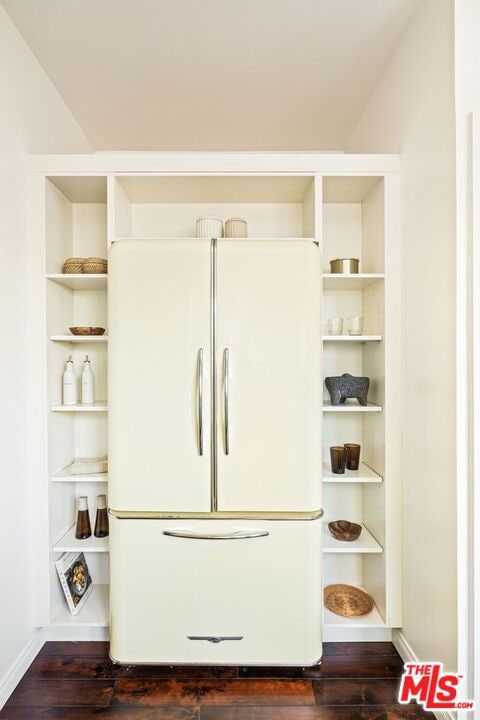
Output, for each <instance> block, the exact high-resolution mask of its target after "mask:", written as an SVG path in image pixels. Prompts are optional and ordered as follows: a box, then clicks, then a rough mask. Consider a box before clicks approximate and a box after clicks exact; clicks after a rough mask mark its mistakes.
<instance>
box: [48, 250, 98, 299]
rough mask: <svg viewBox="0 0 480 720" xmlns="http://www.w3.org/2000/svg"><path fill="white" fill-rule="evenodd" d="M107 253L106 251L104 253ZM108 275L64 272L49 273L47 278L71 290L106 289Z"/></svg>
mask: <svg viewBox="0 0 480 720" xmlns="http://www.w3.org/2000/svg"><path fill="white" fill-rule="evenodd" d="M104 254H105V253H104ZM107 277H108V275H103V274H100V273H98V274H95V275H87V274H86V273H85V274H81V273H80V274H78V275H75V274H73V273H72V274H71V275H64V274H63V273H48V274H47V280H52V281H53V282H56V283H58V284H59V285H63V287H67V288H70V290H106V288H107Z"/></svg>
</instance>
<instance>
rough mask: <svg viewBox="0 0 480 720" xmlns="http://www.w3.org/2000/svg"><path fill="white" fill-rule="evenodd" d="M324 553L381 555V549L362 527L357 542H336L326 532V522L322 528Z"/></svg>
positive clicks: (369, 533)
mask: <svg viewBox="0 0 480 720" xmlns="http://www.w3.org/2000/svg"><path fill="white" fill-rule="evenodd" d="M323 552H324V553H381V552H383V548H382V546H381V545H380V543H378V542H377V541H376V540H375V538H374V537H373V535H372V533H371V532H369V530H367V528H366V527H365V525H362V532H361V533H360V537H359V538H358V539H357V540H349V541H344V540H336V539H335V538H334V537H333V536H332V535H331V534H330V531H329V530H328V525H327V522H325V523H324V526H323Z"/></svg>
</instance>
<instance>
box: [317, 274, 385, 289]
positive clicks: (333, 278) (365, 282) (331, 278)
mask: <svg viewBox="0 0 480 720" xmlns="http://www.w3.org/2000/svg"><path fill="white" fill-rule="evenodd" d="M384 279H385V275H384V274H383V273H358V274H352V275H343V274H340V273H338V274H333V273H323V289H324V290H364V288H367V287H368V286H369V285H372V284H373V283H375V282H378V281H379V280H384Z"/></svg>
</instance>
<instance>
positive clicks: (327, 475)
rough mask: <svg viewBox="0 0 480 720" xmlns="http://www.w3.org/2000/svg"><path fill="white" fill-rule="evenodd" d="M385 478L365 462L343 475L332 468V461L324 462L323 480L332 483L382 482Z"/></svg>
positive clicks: (346, 470)
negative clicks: (334, 471)
mask: <svg viewBox="0 0 480 720" xmlns="http://www.w3.org/2000/svg"><path fill="white" fill-rule="evenodd" d="M382 481H383V478H382V477H381V476H380V475H379V474H378V473H376V472H375V470H372V468H370V467H368V465H366V464H365V463H364V462H361V463H360V466H359V468H358V470H348V468H346V469H345V472H344V473H343V474H341V475H337V474H336V473H333V472H332V470H331V468H330V462H327V461H326V462H324V463H323V482H330V483H337V482H338V483H381V482H382Z"/></svg>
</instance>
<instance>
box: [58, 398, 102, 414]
mask: <svg viewBox="0 0 480 720" xmlns="http://www.w3.org/2000/svg"><path fill="white" fill-rule="evenodd" d="M50 409H51V410H52V412H107V411H108V405H107V403H106V401H105V400H97V402H94V403H90V404H89V405H82V404H81V403H78V404H77V405H53V406H52V407H51V408H50Z"/></svg>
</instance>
